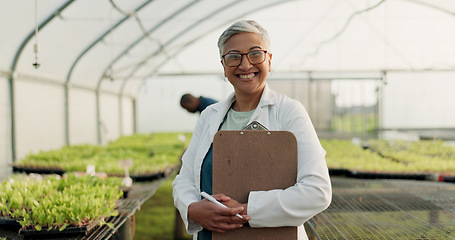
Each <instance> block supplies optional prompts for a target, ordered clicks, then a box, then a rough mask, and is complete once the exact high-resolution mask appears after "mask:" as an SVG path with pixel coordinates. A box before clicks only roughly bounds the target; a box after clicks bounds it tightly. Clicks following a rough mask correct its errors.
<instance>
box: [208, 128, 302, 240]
mask: <svg viewBox="0 0 455 240" xmlns="http://www.w3.org/2000/svg"><path fill="white" fill-rule="evenodd" d="M296 179H297V141H296V139H295V136H294V135H293V134H292V133H291V132H287V131H219V132H217V133H216V134H215V138H214V140H213V193H214V194H215V193H224V194H226V195H227V196H230V197H231V198H233V199H236V200H237V201H239V202H241V203H245V202H247V201H248V194H249V192H250V191H262V190H272V189H285V188H288V187H290V186H293V185H294V184H295V183H296ZM212 238H213V240H227V239H245V240H246V239H248V240H252V239H261V240H268V239H270V240H272V239H273V240H276V239H285V240H287V239H293V240H294V239H297V227H276V228H250V227H248V226H244V227H243V228H239V229H236V230H232V231H228V232H226V233H215V232H214V233H213V234H212Z"/></svg>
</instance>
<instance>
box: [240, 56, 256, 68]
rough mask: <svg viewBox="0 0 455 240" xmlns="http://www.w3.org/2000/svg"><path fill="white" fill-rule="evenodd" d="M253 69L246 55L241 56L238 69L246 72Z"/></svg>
mask: <svg viewBox="0 0 455 240" xmlns="http://www.w3.org/2000/svg"><path fill="white" fill-rule="evenodd" d="M252 67H253V64H251V63H250V60H248V57H247V56H246V55H243V56H242V61H241V62H240V65H239V68H240V69H242V70H248V69H250V68H252Z"/></svg>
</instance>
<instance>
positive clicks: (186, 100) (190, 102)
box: [180, 93, 218, 113]
mask: <svg viewBox="0 0 455 240" xmlns="http://www.w3.org/2000/svg"><path fill="white" fill-rule="evenodd" d="M216 102H218V101H216V100H214V99H211V98H208V97H203V96H200V97H195V96H193V95H191V94H189V93H185V94H183V95H182V97H181V98H180V106H181V107H182V108H184V109H186V110H187V111H188V112H190V113H196V112H198V113H201V112H202V111H204V109H205V108H206V107H208V106H210V105H212V104H214V103H216Z"/></svg>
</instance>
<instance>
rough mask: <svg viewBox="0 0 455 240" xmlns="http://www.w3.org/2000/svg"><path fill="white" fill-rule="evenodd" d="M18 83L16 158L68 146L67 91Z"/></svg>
mask: <svg viewBox="0 0 455 240" xmlns="http://www.w3.org/2000/svg"><path fill="white" fill-rule="evenodd" d="M17 80H18V81H15V99H14V100H15V112H16V120H15V122H16V123H15V126H16V158H17V159H21V158H23V157H25V156H26V155H27V154H28V153H30V151H32V152H38V151H39V150H46V149H55V148H60V147H62V146H63V145H64V144H65V118H64V116H65V115H64V99H65V98H64V91H63V88H62V87H61V86H59V85H55V84H43V82H34V81H33V80H26V81H25V80H24V81H21V80H20V79H17Z"/></svg>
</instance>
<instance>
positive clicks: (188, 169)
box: [172, 85, 332, 239]
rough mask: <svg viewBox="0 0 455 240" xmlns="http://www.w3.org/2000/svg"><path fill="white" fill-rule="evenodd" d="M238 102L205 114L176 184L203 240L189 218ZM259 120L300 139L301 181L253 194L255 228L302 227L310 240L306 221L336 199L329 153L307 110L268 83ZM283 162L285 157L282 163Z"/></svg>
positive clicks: (182, 207) (177, 197)
mask: <svg viewBox="0 0 455 240" xmlns="http://www.w3.org/2000/svg"><path fill="white" fill-rule="evenodd" d="M234 101H235V94H234V93H232V94H231V95H230V96H229V97H228V98H227V99H226V100H224V101H222V102H219V103H216V104H213V105H211V106H209V107H208V108H207V109H206V110H204V111H203V112H202V113H201V116H200V118H199V119H198V122H197V124H196V127H195V130H194V132H193V136H192V139H191V142H190V145H189V146H188V149H187V151H186V152H185V154H184V155H183V156H182V168H181V170H180V173H179V174H178V175H177V176H176V178H175V180H174V182H173V184H172V185H173V197H174V204H175V206H176V207H177V209H178V210H179V211H180V214H181V216H182V219H183V221H184V223H185V226H186V229H187V231H188V233H190V234H193V235H194V239H197V232H199V231H200V230H202V227H201V226H200V225H199V224H198V223H196V222H195V221H193V220H191V219H189V218H188V206H189V205H190V204H191V203H193V202H196V201H199V200H200V199H201V197H200V175H201V166H202V161H203V159H204V157H205V155H206V153H207V152H208V150H209V148H210V145H211V143H212V141H213V138H214V136H215V133H216V132H217V131H218V128H219V126H220V124H221V123H222V121H223V118H224V116H225V115H226V113H227V111H228V110H229V108H230V107H231V104H232V103H233V102H234ZM252 121H257V122H259V123H261V124H262V125H264V126H265V127H266V128H267V129H269V130H271V131H290V132H292V133H293V134H294V135H295V137H296V139H297V148H298V172H297V183H296V184H295V185H294V186H292V187H289V188H287V189H284V190H281V189H278V190H270V191H252V192H250V194H249V197H248V209H247V214H248V215H249V216H251V220H250V221H249V225H250V226H251V227H253V228H259V227H280V226H299V239H308V237H307V236H306V234H305V230H304V228H303V223H304V222H306V221H307V220H309V219H310V218H311V217H313V216H314V215H316V214H317V213H319V212H321V211H323V210H324V209H326V208H327V207H328V206H329V204H330V202H331V199H332V187H331V184H330V178H329V174H328V169H327V164H326V162H325V151H324V149H323V148H322V146H321V144H320V143H319V139H318V137H317V135H316V132H315V130H314V127H313V124H312V123H311V120H310V118H309V116H308V114H307V112H306V110H305V109H304V107H303V106H302V104H301V103H300V102H298V101H296V100H293V99H291V98H289V97H287V96H285V95H283V94H280V93H277V92H274V91H272V90H271V89H270V88H269V87H268V86H267V85H266V87H265V89H264V91H263V93H262V96H261V100H260V102H259V104H258V106H257V108H256V110H255V112H254V113H253V115H252V117H251V119H250V121H249V122H248V124H249V123H250V122H252ZM277 161H279V159H277Z"/></svg>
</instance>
